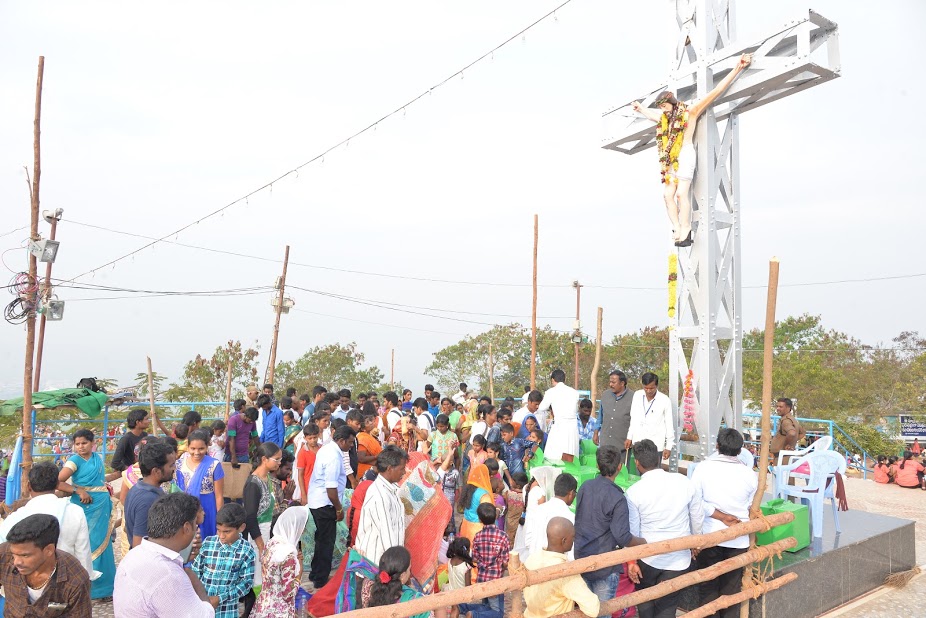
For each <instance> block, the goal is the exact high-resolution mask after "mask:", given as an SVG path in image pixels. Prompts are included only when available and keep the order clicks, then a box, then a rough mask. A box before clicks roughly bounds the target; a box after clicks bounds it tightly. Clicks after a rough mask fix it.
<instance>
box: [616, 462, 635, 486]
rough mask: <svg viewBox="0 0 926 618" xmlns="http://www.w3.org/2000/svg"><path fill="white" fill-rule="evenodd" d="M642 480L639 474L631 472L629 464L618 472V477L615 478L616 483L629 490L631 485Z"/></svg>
mask: <svg viewBox="0 0 926 618" xmlns="http://www.w3.org/2000/svg"><path fill="white" fill-rule="evenodd" d="M639 480H640V476H639V475H638V474H630V472H629V471H628V470H627V466H624V467H623V468H621V471H620V472H618V473H617V478H615V479H614V484H615V485H617V486H618V487H620V488H621V489H623V490H624V491H627V490H628V489H630V486H631V485H633V484H634V483H636V482H637V481H639Z"/></svg>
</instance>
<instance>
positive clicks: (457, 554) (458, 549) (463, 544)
mask: <svg viewBox="0 0 926 618" xmlns="http://www.w3.org/2000/svg"><path fill="white" fill-rule="evenodd" d="M447 558H448V559H449V560H450V562H449V563H448V564H447V585H446V586H444V587H443V588H442V589H441V591H442V592H443V591H444V590H459V589H461V588H465V587H466V586H471V585H472V578H473V568H474V567H475V565H474V564H473V557H472V556H471V555H470V543H469V539H468V538H466V537H465V536H460V537H457V538H455V539H454V540H453V542H452V543H450V547H448V548H447ZM459 615H460V609H459V608H458V607H457V606H456V605H454V606H453V608H451V610H450V617H451V618H457V616H459Z"/></svg>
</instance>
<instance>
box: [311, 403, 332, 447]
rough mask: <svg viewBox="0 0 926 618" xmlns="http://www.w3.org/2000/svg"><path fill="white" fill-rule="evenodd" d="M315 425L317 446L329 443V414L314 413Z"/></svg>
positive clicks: (323, 412)
mask: <svg viewBox="0 0 926 618" xmlns="http://www.w3.org/2000/svg"><path fill="white" fill-rule="evenodd" d="M314 420H315V424H316V425H317V426H318V431H319V432H320V433H319V434H318V435H319V437H318V444H319V446H325V445H326V444H328V443H329V442H331V413H330V412H325V411H322V412H316V413H315V417H314Z"/></svg>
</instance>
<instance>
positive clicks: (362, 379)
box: [274, 342, 384, 394]
mask: <svg viewBox="0 0 926 618" xmlns="http://www.w3.org/2000/svg"><path fill="white" fill-rule="evenodd" d="M363 361H364V355H363V354H362V353H361V352H359V351H358V350H357V344H356V343H355V342H351V343H348V344H347V345H341V344H339V343H332V344H330V345H326V346H316V347H314V348H312V349H311V350H309V351H308V352H306V353H305V354H303V355H302V356H300V357H299V358H298V359H296V360H294V361H284V362H281V363H278V364H277V366H276V369H275V371H274V381H275V382H276V383H277V384H279V385H280V386H281V387H290V386H292V387H294V388H295V389H296V392H297V393H311V392H312V388H314V387H315V386H316V385H318V384H321V385H323V386H326V387H327V388H329V389H332V388H339V389H340V388H349V389H350V390H351V391H352V392H354V393H360V392H365V391H370V390H373V387H374V386H376V387H378V388H382V386H381V385H382V381H383V377H384V375H383V372H382V371H380V369H379V367H377V366H376V365H372V366H370V367H367V368H366V369H363V368H362V367H361V365H362V364H363ZM281 390H282V389H281ZM377 392H379V393H380V394H382V392H384V391H377Z"/></svg>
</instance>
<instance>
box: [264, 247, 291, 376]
mask: <svg viewBox="0 0 926 618" xmlns="http://www.w3.org/2000/svg"><path fill="white" fill-rule="evenodd" d="M287 266H289V245H286V253H285V254H283V276H282V277H281V278H280V294H279V295H278V296H277V310H276V320H275V321H274V323H273V342H272V343H271V344H270V366H269V367H267V376H266V378H267V380H266V383H267V384H273V372H274V370H275V369H276V364H277V341H278V340H279V338H280V315H281V314H282V313H283V293H284V292H285V291H286V267H287Z"/></svg>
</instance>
